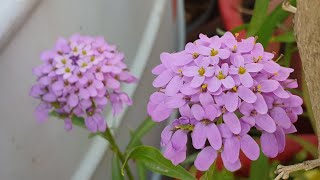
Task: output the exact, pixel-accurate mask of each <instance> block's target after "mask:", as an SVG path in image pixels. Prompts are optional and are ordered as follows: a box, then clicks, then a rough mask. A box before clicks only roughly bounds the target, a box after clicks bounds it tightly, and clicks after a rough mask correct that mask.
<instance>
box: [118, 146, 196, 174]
mask: <svg viewBox="0 0 320 180" xmlns="http://www.w3.org/2000/svg"><path fill="white" fill-rule="evenodd" d="M129 159H134V160H135V161H137V162H141V163H143V164H144V166H145V167H146V168H148V169H149V170H151V171H153V172H156V173H159V174H162V175H165V176H169V177H173V178H179V179H183V180H194V177H193V176H192V175H191V174H190V173H189V172H188V171H186V170H185V169H184V168H183V167H182V166H180V165H177V166H175V165H173V164H172V162H171V161H169V160H168V159H166V158H164V157H163V155H162V154H161V152H160V151H159V150H158V149H156V148H154V147H151V146H138V147H136V148H134V149H132V150H131V152H130V153H129V154H128V155H127V158H126V160H125V162H124V163H123V166H122V172H123V168H124V166H125V165H126V164H127V163H128V160H129ZM122 174H123V173H122Z"/></svg>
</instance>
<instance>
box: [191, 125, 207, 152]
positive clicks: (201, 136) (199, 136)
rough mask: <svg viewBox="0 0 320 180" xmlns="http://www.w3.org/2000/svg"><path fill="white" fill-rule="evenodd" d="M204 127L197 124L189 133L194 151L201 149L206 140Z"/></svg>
mask: <svg viewBox="0 0 320 180" xmlns="http://www.w3.org/2000/svg"><path fill="white" fill-rule="evenodd" d="M205 128H206V127H205V125H204V124H203V123H202V122H198V123H197V124H196V125H195V126H194V129H193V131H192V133H191V138H192V145H193V147H194V148H195V149H201V148H203V147H204V145H205V142H206V140H207V137H206V131H205Z"/></svg>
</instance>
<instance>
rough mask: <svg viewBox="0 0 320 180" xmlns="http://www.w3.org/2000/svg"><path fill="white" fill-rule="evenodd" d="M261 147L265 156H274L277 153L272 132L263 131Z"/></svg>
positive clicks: (276, 144)
mask: <svg viewBox="0 0 320 180" xmlns="http://www.w3.org/2000/svg"><path fill="white" fill-rule="evenodd" d="M261 149H262V152H263V154H265V155H266V156H267V157H270V158H274V157H276V156H277V155H278V143H277V139H276V137H275V136H274V134H271V133H267V132H263V133H262V135H261Z"/></svg>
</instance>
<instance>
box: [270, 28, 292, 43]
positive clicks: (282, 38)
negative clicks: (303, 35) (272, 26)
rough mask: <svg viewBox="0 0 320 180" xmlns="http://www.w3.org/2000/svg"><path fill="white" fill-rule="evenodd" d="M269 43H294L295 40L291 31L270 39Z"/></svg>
mask: <svg viewBox="0 0 320 180" xmlns="http://www.w3.org/2000/svg"><path fill="white" fill-rule="evenodd" d="M270 41H271V42H285V43H293V42H296V38H295V36H294V34H293V31H288V32H285V33H283V34H281V35H279V36H273V37H272V38H271V39H270Z"/></svg>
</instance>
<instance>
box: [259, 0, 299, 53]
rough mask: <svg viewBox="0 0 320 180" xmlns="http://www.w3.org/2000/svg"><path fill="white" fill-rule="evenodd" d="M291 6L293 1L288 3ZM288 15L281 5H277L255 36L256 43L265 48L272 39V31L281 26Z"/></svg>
mask: <svg viewBox="0 0 320 180" xmlns="http://www.w3.org/2000/svg"><path fill="white" fill-rule="evenodd" d="M290 3H291V4H295V0H291V1H290ZM288 15H289V13H288V12H287V11H284V10H283V9H282V4H280V5H278V6H277V7H276V8H275V9H274V10H273V11H272V12H271V14H270V15H269V16H267V18H266V19H265V21H264V22H263V24H262V25H261V27H260V29H259V31H258V32H257V33H256V35H257V36H258V37H259V39H258V41H259V42H260V43H261V44H262V45H263V46H264V47H266V46H267V45H268V43H269V41H270V39H271V37H272V34H273V32H274V30H275V29H276V28H277V26H278V25H279V24H281V23H282V22H283V21H284V20H285V19H286V18H287V17H288Z"/></svg>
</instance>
